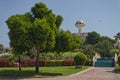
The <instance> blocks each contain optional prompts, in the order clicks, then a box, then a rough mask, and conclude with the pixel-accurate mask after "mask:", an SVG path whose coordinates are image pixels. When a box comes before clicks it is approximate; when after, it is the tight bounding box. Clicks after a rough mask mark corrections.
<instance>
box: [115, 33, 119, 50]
mask: <svg viewBox="0 0 120 80" xmlns="http://www.w3.org/2000/svg"><path fill="white" fill-rule="evenodd" d="M114 38H115V45H114V47H116V48H120V32H118V33H117V34H116V35H115V36H114Z"/></svg>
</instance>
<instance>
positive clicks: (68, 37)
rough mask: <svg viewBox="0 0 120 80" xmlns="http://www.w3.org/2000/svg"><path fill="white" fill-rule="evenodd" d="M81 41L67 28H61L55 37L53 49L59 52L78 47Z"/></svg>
mask: <svg viewBox="0 0 120 80" xmlns="http://www.w3.org/2000/svg"><path fill="white" fill-rule="evenodd" d="M81 42H82V40H81V39H80V38H78V37H76V36H73V35H72V34H71V32H70V31H69V30H67V31H64V30H61V31H60V33H59V34H58V35H57V37H56V44H55V47H54V51H56V52H58V53H60V52H67V51H71V50H74V49H78V48H79V46H80V43H81Z"/></svg>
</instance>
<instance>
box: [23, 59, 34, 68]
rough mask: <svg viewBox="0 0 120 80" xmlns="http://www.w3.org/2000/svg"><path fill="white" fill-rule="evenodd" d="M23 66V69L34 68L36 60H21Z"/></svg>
mask: <svg viewBox="0 0 120 80" xmlns="http://www.w3.org/2000/svg"><path fill="white" fill-rule="evenodd" d="M21 65H22V66H23V67H33V66H35V60H34V59H29V60H21Z"/></svg>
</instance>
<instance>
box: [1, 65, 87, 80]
mask: <svg viewBox="0 0 120 80" xmlns="http://www.w3.org/2000/svg"><path fill="white" fill-rule="evenodd" d="M87 68H89V67H88V66H85V67H83V68H80V69H76V68H75V67H74V66H59V67H40V73H39V74H35V73H34V70H35V67H22V71H18V68H13V67H12V68H0V78H2V77H49V76H66V75H71V74H74V73H77V72H79V71H81V70H84V69H87Z"/></svg>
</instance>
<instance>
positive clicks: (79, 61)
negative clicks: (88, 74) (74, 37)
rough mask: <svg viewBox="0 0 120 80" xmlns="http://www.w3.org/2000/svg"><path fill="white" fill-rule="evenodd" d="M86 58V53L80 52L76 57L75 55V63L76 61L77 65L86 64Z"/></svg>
mask: <svg viewBox="0 0 120 80" xmlns="http://www.w3.org/2000/svg"><path fill="white" fill-rule="evenodd" d="M86 60H87V57H86V55H85V54H83V53H81V52H80V53H78V54H77V55H76V56H75V57H74V63H75V65H82V66H83V65H84V64H85V62H86Z"/></svg>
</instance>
